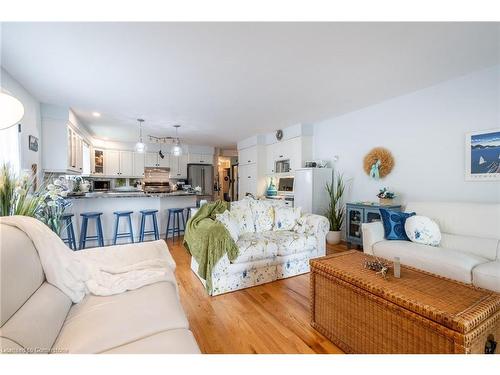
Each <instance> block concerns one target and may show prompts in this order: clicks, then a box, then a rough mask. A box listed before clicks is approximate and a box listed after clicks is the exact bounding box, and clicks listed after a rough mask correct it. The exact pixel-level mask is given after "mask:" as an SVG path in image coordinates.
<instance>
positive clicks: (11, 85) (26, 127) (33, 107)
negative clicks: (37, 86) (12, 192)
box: [1, 68, 42, 171]
mask: <svg viewBox="0 0 500 375" xmlns="http://www.w3.org/2000/svg"><path fill="white" fill-rule="evenodd" d="M1 87H3V88H4V89H6V90H8V91H9V92H10V93H11V94H12V95H13V96H15V97H16V98H17V99H19V100H20V101H21V102H22V103H23V105H24V117H23V119H22V120H21V122H20V123H21V130H22V131H21V147H20V149H21V169H23V170H31V165H32V164H34V163H36V164H38V171H41V170H42V152H41V143H42V142H41V133H42V132H41V119H40V102H39V101H38V100H37V99H35V98H34V97H33V96H32V95H31V94H30V93H29V92H28V91H26V89H25V88H24V87H23V86H21V85H20V84H19V83H18V82H17V81H16V80H15V79H14V78H13V77H12V76H11V75H10V74H9V73H7V71H6V70H5V69H3V68H1ZM30 135H34V136H35V137H38V139H39V140H38V152H34V151H31V150H30V149H29V147H28V137H29V136H30Z"/></svg>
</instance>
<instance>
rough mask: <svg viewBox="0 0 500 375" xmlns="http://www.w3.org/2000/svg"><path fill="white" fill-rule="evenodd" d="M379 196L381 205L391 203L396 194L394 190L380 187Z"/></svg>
mask: <svg viewBox="0 0 500 375" xmlns="http://www.w3.org/2000/svg"><path fill="white" fill-rule="evenodd" d="M377 197H378V199H379V202H380V204H381V205H390V204H392V200H393V199H394V198H396V194H394V192H392V191H390V190H389V189H388V188H386V187H384V188H382V189H380V191H379V193H378V194H377Z"/></svg>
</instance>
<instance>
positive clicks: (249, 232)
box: [191, 198, 329, 295]
mask: <svg viewBox="0 0 500 375" xmlns="http://www.w3.org/2000/svg"><path fill="white" fill-rule="evenodd" d="M217 220H219V221H221V222H222V223H223V224H224V225H225V226H226V229H228V232H229V233H230V234H231V237H232V238H233V240H234V241H235V243H236V245H237V246H238V249H239V255H238V257H237V258H236V259H235V260H233V261H229V259H228V257H227V255H224V256H223V257H222V258H221V259H220V260H219V262H218V263H217V264H216V265H215V266H214V268H213V269H212V292H211V295H218V294H222V293H227V292H231V291H234V290H238V289H243V288H248V287H251V286H255V285H259V284H264V283H268V282H271V281H275V280H278V279H284V278H286V277H291V276H295V275H299V274H303V273H307V272H309V259H311V258H316V257H320V256H324V255H325V251H326V234H327V232H328V229H329V223H328V220H327V219H326V218H325V217H323V216H320V215H313V214H301V210H300V208H291V207H286V206H284V204H283V203H280V201H274V200H256V199H250V198H245V199H243V200H241V201H237V202H232V203H231V208H230V210H229V211H226V212H224V214H222V215H217ZM191 269H192V270H193V271H194V272H195V273H196V274H197V270H198V263H197V262H196V260H195V259H194V258H192V260H191ZM198 277H199V276H198ZM199 278H200V280H201V282H202V283H205V281H204V280H203V279H202V278H201V277H199Z"/></svg>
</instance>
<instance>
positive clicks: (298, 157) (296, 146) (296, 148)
mask: <svg viewBox="0 0 500 375" xmlns="http://www.w3.org/2000/svg"><path fill="white" fill-rule="evenodd" d="M266 151H267V158H266V173H267V174H273V173H277V171H276V162H277V161H284V160H285V161H288V162H289V163H288V164H289V167H290V172H292V173H293V172H294V171H295V170H296V169H299V168H302V167H304V165H305V162H306V161H307V160H311V158H312V138H311V137H295V138H290V139H287V140H284V141H280V142H276V143H272V144H270V145H267V146H266Z"/></svg>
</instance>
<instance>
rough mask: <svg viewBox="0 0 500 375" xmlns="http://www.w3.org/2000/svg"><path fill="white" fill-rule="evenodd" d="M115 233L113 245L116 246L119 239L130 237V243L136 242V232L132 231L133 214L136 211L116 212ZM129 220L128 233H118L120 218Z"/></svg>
mask: <svg viewBox="0 0 500 375" xmlns="http://www.w3.org/2000/svg"><path fill="white" fill-rule="evenodd" d="M113 213H114V214H115V231H114V234H113V245H116V240H117V239H118V238H124V237H130V241H132V243H133V242H134V232H133V230H132V214H133V213H134V211H115V212H113ZM121 217H123V218H126V219H128V220H127V221H128V232H123V233H118V227H119V225H120V218H121Z"/></svg>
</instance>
